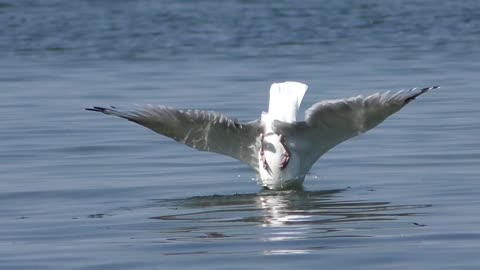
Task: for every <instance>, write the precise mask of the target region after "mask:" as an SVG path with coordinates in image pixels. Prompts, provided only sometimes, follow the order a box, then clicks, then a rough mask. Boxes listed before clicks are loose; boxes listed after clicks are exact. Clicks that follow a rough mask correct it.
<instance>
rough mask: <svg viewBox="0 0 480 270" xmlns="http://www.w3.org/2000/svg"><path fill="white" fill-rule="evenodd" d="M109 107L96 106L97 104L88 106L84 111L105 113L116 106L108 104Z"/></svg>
mask: <svg viewBox="0 0 480 270" xmlns="http://www.w3.org/2000/svg"><path fill="white" fill-rule="evenodd" d="M109 107H110V108H105V107H98V106H93V107H90V108H85V110H86V111H91V112H101V113H107V111H109V110H112V109H113V110H115V109H116V108H117V107H115V106H109Z"/></svg>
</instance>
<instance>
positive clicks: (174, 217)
mask: <svg viewBox="0 0 480 270" xmlns="http://www.w3.org/2000/svg"><path fill="white" fill-rule="evenodd" d="M344 191H345V190H325V191H304V190H290V191H261V192H259V193H255V194H236V195H225V196H224V195H214V196H203V197H192V198H188V199H179V200H158V201H156V202H155V206H154V207H168V208H169V209H170V210H171V212H173V213H174V214H171V215H162V216H155V217H151V219H155V220H159V221H163V223H162V224H163V225H165V224H170V225H171V226H170V227H168V229H167V230H165V231H164V232H165V233H166V234H168V237H169V240H172V241H177V240H188V241H192V240H197V241H198V240H200V241H205V239H208V240H211V241H213V239H228V241H234V240H235V239H237V240H239V239H243V240H253V241H259V240H261V241H260V242H261V243H268V242H270V243H272V244H273V243H274V242H279V241H290V242H291V241H297V242H298V241H310V240H312V239H319V238H322V239H327V238H345V237H348V238H352V237H368V236H369V235H370V234H369V233H368V231H371V230H372V229H384V228H385V227H388V226H392V224H391V222H394V221H395V220H397V219H399V218H400V217H405V216H413V215H417V214H419V213H420V210H419V209H421V208H424V207H428V205H393V204H392V203H389V202H371V201H361V200H346V199H345V196H344V194H343V192H344ZM163 211H164V210H163V209H162V212H163ZM389 222H390V223H389ZM402 224H405V223H402ZM410 225H411V224H410ZM411 226H414V225H411ZM225 241H226V240H225ZM295 243H296V242H295ZM313 248H316V249H318V248H321V247H318V246H311V245H310V246H309V247H308V248H307V247H302V248H297V249H279V248H268V249H265V250H264V251H263V252H264V253H265V254H279V253H292V252H293V253H304V252H307V251H308V250H311V249H313Z"/></svg>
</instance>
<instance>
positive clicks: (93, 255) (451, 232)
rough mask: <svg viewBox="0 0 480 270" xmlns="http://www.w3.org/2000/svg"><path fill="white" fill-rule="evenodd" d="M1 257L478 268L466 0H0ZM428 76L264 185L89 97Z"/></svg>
mask: <svg viewBox="0 0 480 270" xmlns="http://www.w3.org/2000/svg"><path fill="white" fill-rule="evenodd" d="M0 25H1V27H0V59H1V60H0V91H1V92H0V114H1V116H2V117H1V119H2V120H0V123H1V130H0V150H1V151H0V177H1V179H0V269H227V268H228V269H246V268H250V269H292V268H297V269H306V268H310V269H313V268H317V269H318V268H319V267H321V268H325V269H402V270H403V269H422V270H424V269H478V268H479V267H480V257H479V256H478V255H479V250H480V215H479V214H480V139H479V138H480V106H479V104H480V90H479V85H480V76H479V71H480V46H479V44H480V2H478V1H434V0H427V1H413V0H412V1H408V0H407V1H399V0H394V1H380V0H377V1H346V0H345V1H301V3H300V2H297V3H295V4H293V3H292V2H291V1H272V2H270V3H269V2H267V1H248V0H229V1H223V2H219V1H200V2H199V1H173V0H172V1H153V0H151V1H148V0H140V1H121V3H120V1H87V0H85V1H66V0H64V1H53V0H51V1H43V0H42V1H40V0H38V1H34V0H31V1H13V0H2V1H0ZM286 80H296V81H302V82H305V83H307V84H309V86H310V88H309V91H308V92H307V95H306V97H305V99H304V104H303V105H302V108H301V110H302V111H303V110H304V109H306V108H308V107H309V106H310V105H312V104H313V103H315V102H317V101H319V100H321V99H334V98H343V97H349V96H352V95H358V94H371V93H375V92H378V91H383V90H390V89H391V90H397V89H404V88H411V87H425V86H431V85H441V86H442V88H440V89H438V90H437V91H434V92H431V93H429V94H426V95H424V96H422V97H421V98H419V99H418V100H416V101H415V102H413V103H412V104H410V105H409V106H407V107H405V108H404V109H403V110H402V111H400V112H399V113H397V114H395V115H394V116H392V117H391V118H389V119H388V120H387V121H386V122H384V123H383V124H381V125H380V126H378V127H377V128H376V129H374V130H371V131H370V132H368V133H367V134H364V135H362V136H360V137H357V138H354V139H352V140H350V141H347V142H345V143H343V144H341V145H339V146H338V147H336V148H334V149H333V150H331V151H330V152H329V153H328V154H326V155H325V156H324V157H322V158H321V159H320V160H319V162H317V164H316V165H315V166H314V167H313V169H312V170H311V173H310V174H309V175H308V176H307V178H306V180H305V190H304V191H282V192H275V191H263V190H261V188H260V187H259V186H258V185H257V184H256V182H255V174H254V173H253V171H251V170H250V169H249V168H247V167H246V166H245V165H243V164H241V163H240V162H237V161H236V160H233V159H230V158H228V157H224V156H220V155H216V154H211V153H205V152H197V151H194V150H192V149H190V148H188V147H185V146H183V145H180V144H178V143H175V142H174V141H172V140H170V139H167V138H165V137H161V136H159V135H157V134H155V133H153V132H151V131H149V130H147V129H145V128H142V127H140V126H136V125H134V124H132V123H129V122H127V121H124V120H121V119H116V118H113V117H108V116H104V115H100V114H95V113H90V112H87V111H84V110H83V108H84V107H89V106H92V105H119V104H120V105H122V104H126V105H128V104H133V103H138V104H144V103H152V104H163V105H168V106H173V107H178V108H197V109H206V110H215V111H219V112H222V113H224V114H226V115H227V116H230V117H234V118H237V119H238V120H239V121H249V120H253V119H256V118H258V117H259V116H260V113H261V112H262V111H263V110H267V106H268V104H267V103H268V88H269V86H270V84H271V83H273V82H277V81H286Z"/></svg>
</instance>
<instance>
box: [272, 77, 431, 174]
mask: <svg viewBox="0 0 480 270" xmlns="http://www.w3.org/2000/svg"><path fill="white" fill-rule="evenodd" d="M436 88H438V86H434V87H427V88H422V89H416V88H413V89H410V90H401V91H398V92H395V93H393V94H392V92H390V91H388V92H385V93H382V94H380V93H376V94H373V95H370V96H367V97H363V96H356V97H351V98H347V99H337V100H324V101H320V102H318V103H316V104H314V105H312V106H311V107H310V108H309V109H307V110H306V112H305V121H303V122H295V123H292V124H289V123H285V122H281V121H275V122H274V125H273V126H274V127H273V128H274V131H275V132H276V133H279V134H284V135H286V136H289V137H293V138H294V140H295V141H297V142H304V143H297V144H296V147H297V148H300V149H297V150H298V151H300V152H301V153H302V156H304V157H305V162H304V163H305V167H306V169H309V168H310V167H311V166H312V165H313V164H314V163H315V162H316V161H317V160H318V158H320V157H321V156H322V155H323V154H325V153H326V152H327V151H329V150H330V149H331V148H333V147H334V146H336V145H338V144H339V143H341V142H343V141H346V140H348V139H350V138H352V137H354V136H357V135H359V134H362V133H364V132H366V131H368V130H370V129H372V128H374V127H376V126H377V125H378V124H380V123H381V122H383V121H384V120H385V119H386V118H387V117H389V116H390V115H392V114H394V113H395V112H397V111H399V110H400V109H401V108H403V107H404V106H405V105H406V104H408V103H410V102H411V101H412V100H414V99H415V98H416V97H418V96H419V95H421V94H423V93H426V92H428V91H430V90H432V89H436Z"/></svg>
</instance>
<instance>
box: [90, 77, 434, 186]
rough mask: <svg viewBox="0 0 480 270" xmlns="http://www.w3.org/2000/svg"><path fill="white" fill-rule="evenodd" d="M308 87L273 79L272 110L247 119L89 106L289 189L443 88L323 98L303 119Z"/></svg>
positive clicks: (264, 182)
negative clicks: (338, 150)
mask: <svg viewBox="0 0 480 270" xmlns="http://www.w3.org/2000/svg"><path fill="white" fill-rule="evenodd" d="M307 88H308V87H307V86H306V85H305V84H302V83H298V82H284V83H275V84H273V85H272V87H271V88H270V102H269V109H268V112H264V113H262V115H261V117H260V119H259V120H256V121H252V122H248V123H245V124H241V123H238V122H235V121H233V120H231V119H229V118H227V117H225V116H224V115H222V114H219V113H216V112H206V111H198V110H188V111H181V110H176V109H173V108H168V107H164V106H153V105H147V106H145V107H142V108H138V109H135V110H122V109H118V108H116V107H109V108H105V107H92V108H87V110H90V111H97V112H102V113H105V114H110V115H115V116H118V117H121V118H125V119H128V120H130V121H132V122H135V123H137V124H140V125H143V126H145V127H147V128H149V129H152V130H153V131H155V132H157V133H160V134H162V135H165V136H167V137H170V138H172V139H174V140H176V141H178V142H180V143H183V144H186V145H188V146H190V147H192V148H195V149H197V150H200V151H209V152H215V153H219V154H223V155H227V156H230V157H233V158H236V159H238V160H240V161H242V162H244V163H246V164H247V165H249V166H250V167H251V168H252V169H254V170H255V171H256V172H257V174H258V176H259V179H260V182H261V185H262V186H264V187H266V188H270V189H283V188H288V187H290V186H298V185H301V184H302V183H303V180H304V178H305V175H306V174H307V173H308V171H309V170H310V169H311V167H312V166H313V164H314V163H315V162H316V161H317V160H318V159H319V158H320V157H321V156H322V155H323V154H325V153H326V152H327V151H328V150H330V149H331V148H333V147H334V146H335V145H337V144H339V143H341V142H343V141H345V140H347V139H349V138H351V137H354V136H356V135H359V134H361V133H364V132H366V131H368V130H369V129H371V128H373V127H375V126H377V125H378V124H380V123H381V122H383V120H385V119H386V118H387V117H388V116H390V115H392V114H393V113H395V112H397V111H398V110H400V109H401V108H402V107H403V106H405V105H406V104H408V103H409V102H410V101H412V100H414V99H415V98H416V97H417V96H419V95H421V94H423V93H425V92H427V91H429V90H432V89H435V88H438V87H437V86H435V87H429V88H423V89H418V90H417V89H416V88H413V89H410V90H401V91H398V92H396V93H393V94H392V93H390V92H386V93H383V94H374V95H371V96H367V97H362V96H357V97H352V98H348V99H339V100H327V101H321V102H318V103H316V104H314V105H313V106H312V107H310V108H309V109H308V110H307V111H306V112H305V119H304V120H303V121H297V111H298V108H299V107H300V104H301V102H302V99H303V96H304V95H305V93H306V91H307Z"/></svg>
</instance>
